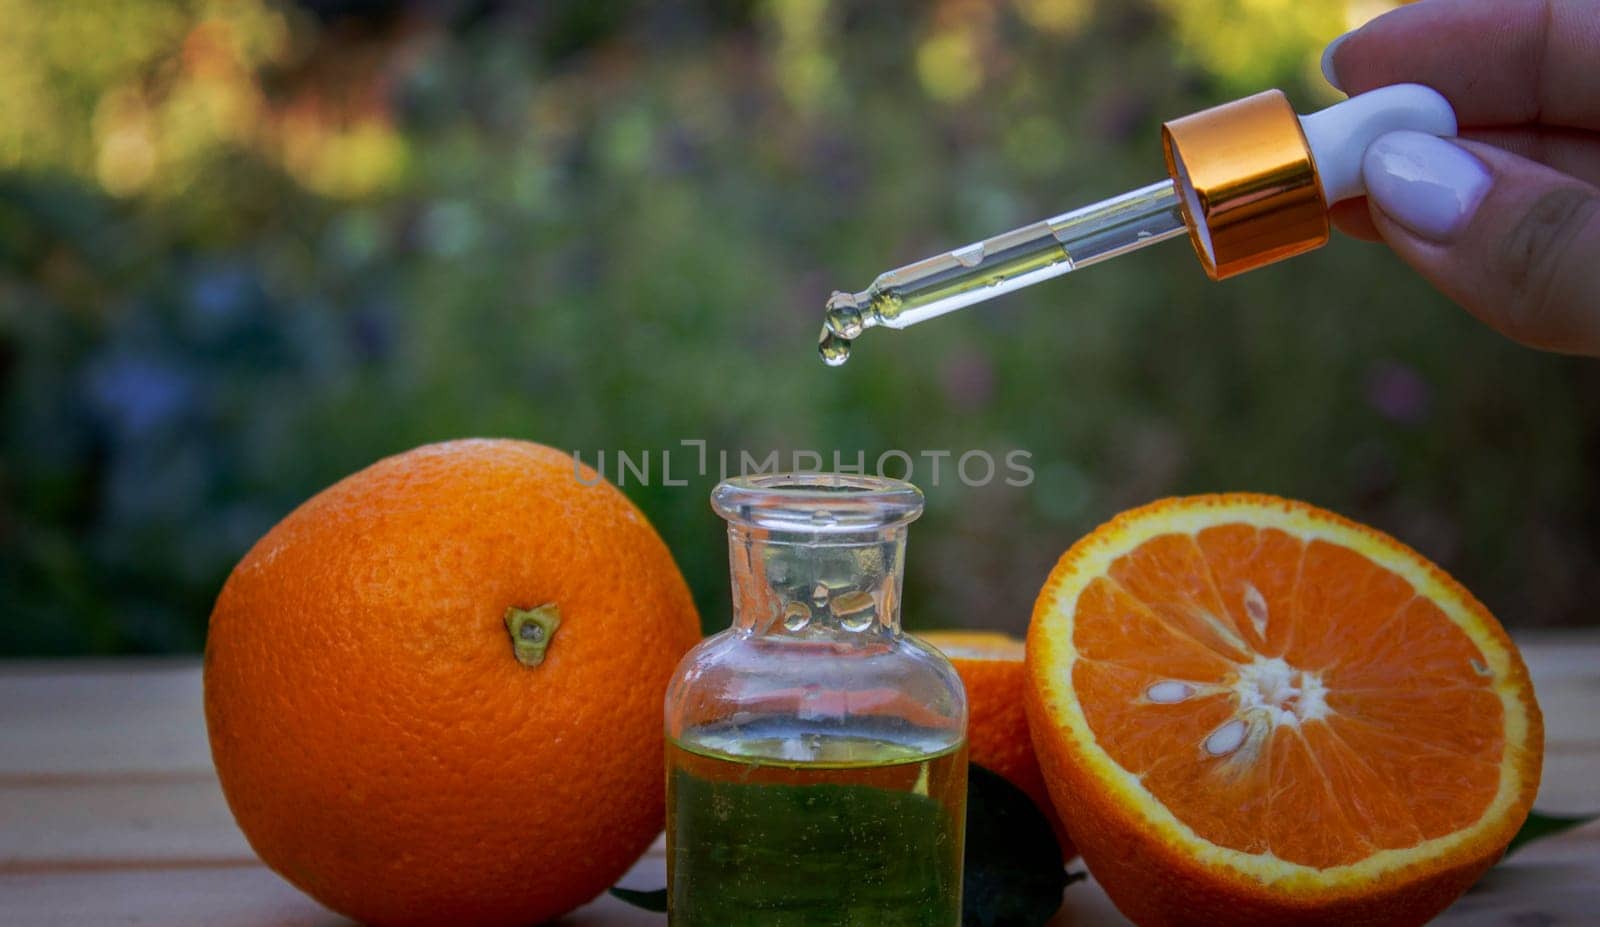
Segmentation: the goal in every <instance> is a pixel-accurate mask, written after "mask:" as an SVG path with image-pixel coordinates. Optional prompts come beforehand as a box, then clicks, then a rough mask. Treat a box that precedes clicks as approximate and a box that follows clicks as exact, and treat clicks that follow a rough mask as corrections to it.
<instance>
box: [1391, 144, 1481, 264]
mask: <svg viewBox="0 0 1600 927" xmlns="http://www.w3.org/2000/svg"><path fill="white" fill-rule="evenodd" d="M1361 177H1362V179H1363V180H1364V181H1366V185H1367V197H1368V198H1369V199H1370V200H1371V202H1372V203H1373V205H1375V206H1377V207H1378V209H1379V210H1380V211H1381V212H1382V213H1383V214H1384V215H1386V216H1388V217H1389V218H1391V219H1393V220H1394V221H1396V222H1398V223H1400V224H1401V225H1403V226H1405V227H1406V228H1408V229H1410V230H1411V231H1412V232H1413V233H1415V234H1417V235H1420V236H1422V237H1423V238H1427V239H1431V240H1433V241H1448V240H1449V239H1450V237H1451V236H1452V235H1454V234H1455V233H1456V231H1457V230H1459V229H1460V228H1461V227H1462V226H1463V225H1465V224H1466V223H1467V220H1468V219H1470V218H1472V213H1473V212H1474V211H1475V210H1476V209H1477V208H1478V203H1480V202H1482V200H1483V195H1484V193H1486V192H1488V190H1489V170H1488V168H1486V167H1484V166H1483V162H1481V161H1479V160H1478V159H1477V158H1475V157H1473V156H1472V155H1470V154H1468V153H1467V152H1466V150H1464V149H1462V148H1461V147H1460V146H1457V145H1454V144H1452V143H1450V142H1447V141H1445V140H1444V139H1441V138H1435V137H1434V136H1432V135H1428V134H1426V133H1424V132H1390V133H1389V134H1388V135H1384V136H1381V137H1380V138H1379V139H1378V140H1377V141H1375V142H1373V143H1372V144H1371V145H1370V146H1369V147H1368V148H1367V153H1366V155H1365V156H1364V157H1363V158H1362V159H1361Z"/></svg>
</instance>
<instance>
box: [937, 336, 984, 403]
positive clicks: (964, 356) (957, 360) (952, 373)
mask: <svg viewBox="0 0 1600 927" xmlns="http://www.w3.org/2000/svg"><path fill="white" fill-rule="evenodd" d="M939 378H940V381H941V382H942V383H943V385H944V394H945V396H946V397H947V398H948V399H949V400H950V403H951V404H952V405H954V406H956V407H958V408H962V409H967V410H969V411H970V410H974V409H981V408H983V407H984V406H986V405H988V404H989V400H990V399H992V398H994V365H993V364H991V363H990V362H989V358H988V356H987V355H985V354H983V353H981V352H978V351H962V352H961V353H959V354H957V355H955V356H954V357H952V358H951V359H950V360H949V361H947V362H946V363H945V365H944V369H942V370H941V371H940V374H939Z"/></svg>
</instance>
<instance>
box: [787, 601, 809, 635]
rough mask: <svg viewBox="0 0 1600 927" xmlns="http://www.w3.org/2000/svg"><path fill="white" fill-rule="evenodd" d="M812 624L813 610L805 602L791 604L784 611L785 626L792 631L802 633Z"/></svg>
mask: <svg viewBox="0 0 1600 927" xmlns="http://www.w3.org/2000/svg"><path fill="white" fill-rule="evenodd" d="M810 623H811V609H809V608H806V606H805V603H803V602H790V603H789V604H788V605H787V606H785V607H784V609H783V626H784V627H786V628H788V629H789V630H791V631H801V630H804V629H805V626H806V625H808V624H810Z"/></svg>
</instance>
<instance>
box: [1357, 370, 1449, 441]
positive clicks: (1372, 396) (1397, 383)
mask: <svg viewBox="0 0 1600 927" xmlns="http://www.w3.org/2000/svg"><path fill="white" fill-rule="evenodd" d="M1367 404H1368V405H1370V406H1372V408H1373V409H1375V410H1377V412H1378V414H1379V415H1382V416H1383V417H1384V418H1386V419H1389V420H1390V421H1392V422H1399V423H1401V424H1403V425H1415V424H1417V423H1419V422H1421V421H1422V420H1423V419H1424V418H1427V416H1428V410H1429V409H1430V408H1432V406H1433V389H1432V387H1430V386H1428V381H1426V380H1424V379H1423V378H1422V375H1421V374H1419V373H1417V371H1416V370H1415V369H1413V368H1412V367H1409V366H1407V365H1405V364H1401V363H1398V362H1396V361H1379V362H1378V363H1376V364H1373V365H1372V368H1371V369H1370V370H1368V371H1367Z"/></svg>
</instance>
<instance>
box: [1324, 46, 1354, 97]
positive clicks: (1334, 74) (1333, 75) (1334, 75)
mask: <svg viewBox="0 0 1600 927" xmlns="http://www.w3.org/2000/svg"><path fill="white" fill-rule="evenodd" d="M1348 38H1350V33H1348V32H1346V33H1345V34H1344V35H1341V36H1339V37H1338V38H1336V39H1334V40H1333V41H1332V42H1329V43H1328V47H1327V48H1324V49H1323V50H1322V79H1323V80H1326V81H1327V82H1328V83H1329V84H1332V85H1333V89H1335V90H1338V91H1341V92H1342V91H1343V90H1344V85H1343V84H1340V83H1339V69H1338V65H1337V62H1335V61H1334V56H1335V55H1337V54H1338V51H1339V46H1340V45H1343V44H1344V40H1345V39H1348Z"/></svg>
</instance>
